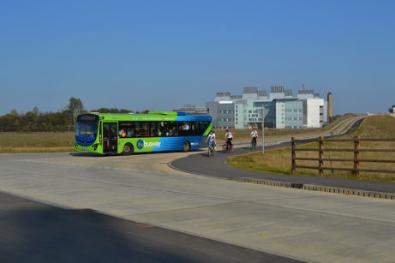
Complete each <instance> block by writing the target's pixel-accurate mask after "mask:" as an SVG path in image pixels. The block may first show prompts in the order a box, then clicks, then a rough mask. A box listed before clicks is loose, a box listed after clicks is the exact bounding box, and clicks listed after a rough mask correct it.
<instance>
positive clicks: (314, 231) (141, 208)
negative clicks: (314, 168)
mask: <svg viewBox="0 0 395 263" xmlns="http://www.w3.org/2000/svg"><path fill="white" fill-rule="evenodd" d="M183 156H185V154H184V153H167V154H144V155H135V156H125V157H124V156H115V157H75V156H72V155H69V154H9V155H8V154H2V155H0V167H1V170H0V190H1V191H4V192H8V193H13V194H16V195H19V196H24V197H27V198H30V199H33V200H39V201H43V202H46V203H47V204H53V205H56V206H61V207H63V208H72V209H94V210H96V211H100V212H102V213H105V214H108V215H111V216H116V217H119V218H124V219H128V220H133V221H136V222H141V223H144V224H151V225H155V226H158V227H163V228H166V229H170V230H175V231H180V232H183V233H188V234H192V235H195V236H199V237H205V238H209V239H213V240H217V241H221V242H226V243H229V244H233V245H238V246H241V247H245V248H251V249H254V250H258V251H262V252H264V253H269V254H274V255H279V256H284V257H287V258H292V259H296V260H302V261H312V262H334V261H336V262H378V261H379V262H393V259H394V258H395V252H394V250H393V247H394V246H395V202H394V201H391V200H381V199H371V198H362V197H354V196H343V195H336V194H329V193H321V192H309V191H300V190H297V189H286V188H276V187H269V186H262V185H255V184H247V183H239V182H234V181H230V180H223V179H218V178H210V177H205V176H198V175H192V174H188V173H183V172H179V171H175V170H173V169H171V168H169V167H168V165H167V164H168V163H169V162H171V161H173V160H174V159H177V158H180V157H183Z"/></svg>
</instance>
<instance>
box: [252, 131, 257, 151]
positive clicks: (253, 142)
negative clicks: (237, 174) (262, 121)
mask: <svg viewBox="0 0 395 263" xmlns="http://www.w3.org/2000/svg"><path fill="white" fill-rule="evenodd" d="M250 137H251V150H255V149H256V139H257V138H258V131H257V130H256V129H255V128H253V129H252V131H251V133H250Z"/></svg>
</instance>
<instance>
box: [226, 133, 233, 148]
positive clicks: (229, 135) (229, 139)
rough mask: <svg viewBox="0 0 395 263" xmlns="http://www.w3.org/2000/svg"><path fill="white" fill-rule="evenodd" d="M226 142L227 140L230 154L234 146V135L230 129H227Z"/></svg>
mask: <svg viewBox="0 0 395 263" xmlns="http://www.w3.org/2000/svg"><path fill="white" fill-rule="evenodd" d="M225 140H226V151H227V152H230V151H231V150H232V146H233V145H232V140H233V134H232V132H231V131H230V130H229V129H226V133H225Z"/></svg>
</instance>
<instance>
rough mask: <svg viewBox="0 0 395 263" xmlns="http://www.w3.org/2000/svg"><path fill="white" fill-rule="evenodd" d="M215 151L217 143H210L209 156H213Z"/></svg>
mask: <svg viewBox="0 0 395 263" xmlns="http://www.w3.org/2000/svg"><path fill="white" fill-rule="evenodd" d="M214 153H215V143H209V145H208V147H207V155H208V157H210V156H213V155H214Z"/></svg>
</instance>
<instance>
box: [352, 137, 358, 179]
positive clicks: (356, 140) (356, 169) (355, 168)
mask: <svg viewBox="0 0 395 263" xmlns="http://www.w3.org/2000/svg"><path fill="white" fill-rule="evenodd" d="M353 172H354V175H356V176H359V138H358V136H356V137H355V138H354V171H353Z"/></svg>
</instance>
